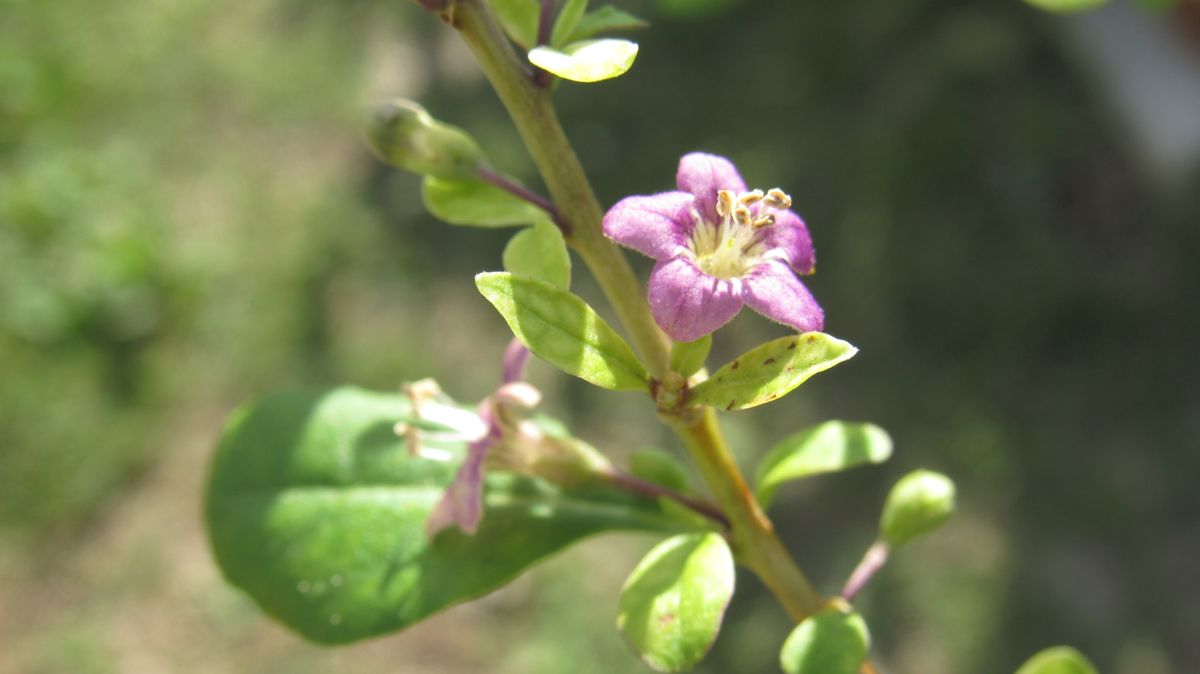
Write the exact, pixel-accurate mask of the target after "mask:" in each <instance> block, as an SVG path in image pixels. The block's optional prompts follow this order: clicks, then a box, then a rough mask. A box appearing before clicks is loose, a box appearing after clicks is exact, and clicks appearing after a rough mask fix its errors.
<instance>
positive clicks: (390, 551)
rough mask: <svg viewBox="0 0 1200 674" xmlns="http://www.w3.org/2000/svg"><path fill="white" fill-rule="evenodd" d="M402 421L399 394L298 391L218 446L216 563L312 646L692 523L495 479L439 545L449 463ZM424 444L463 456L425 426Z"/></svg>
mask: <svg viewBox="0 0 1200 674" xmlns="http://www.w3.org/2000/svg"><path fill="white" fill-rule="evenodd" d="M409 414H410V407H409V403H408V400H407V399H406V398H405V397H404V396H402V395H400V394H392V393H388V394H384V393H374V392H370V391H365V390H362V389H356V388H340V389H335V390H333V391H329V392H305V393H289V394H282V395H276V396H273V397H270V398H268V399H266V400H264V401H263V402H261V403H259V404H256V405H252V406H250V407H247V408H244V409H242V410H240V411H238V412H237V413H236V414H234V416H233V418H232V420H231V421H230V423H229V425H228V426H227V427H226V429H225V432H224V435H223V436H222V438H221V443H220V446H219V448H218V450H217V455H216V458H215V460H214V463H213V468H212V474H211V478H210V481H209V483H208V492H207V498H206V503H205V516H206V522H207V527H208V534H209V539H210V543H211V545H212V549H213V553H214V554H215V556H216V559H217V563H218V565H219V566H220V567H221V570H222V572H223V573H224V574H225V577H226V578H227V579H228V580H229V582H231V583H232V584H234V585H236V586H237V587H239V588H241V589H242V590H244V591H245V592H246V593H248V594H249V595H250V596H251V597H252V598H253V599H254V601H256V602H257V603H258V605H259V606H260V607H261V608H262V609H263V611H265V612H266V613H267V614H269V615H271V616H272V617H274V618H275V619H277V620H279V621H280V622H282V623H283V624H285V625H287V626H288V627H290V628H291V629H293V630H295V631H296V632H298V633H300V634H301V635H303V636H304V637H306V638H308V639H311V640H312V641H317V642H321V643H331V644H332V643H345V642H349V641H354V640H357V639H363V638H366V637H371V636H375V635H379V634H384V633H387V632H391V631H395V630H399V629H402V628H404V627H407V626H408V625H411V624H413V623H415V622H417V621H419V620H421V619H423V618H425V617H427V616H429V615H431V614H433V613H436V612H438V611H441V610H442V609H445V608H447V607H449V606H452V605H454V604H457V603H460V602H463V601H467V600H470V599H473V598H475V597H479V596H482V595H484V594H487V593H488V592H491V591H492V590H494V589H496V588H498V587H500V586H501V585H504V584H505V583H507V582H508V581H510V580H512V579H513V578H514V577H516V576H517V575H518V574H519V573H521V572H522V571H523V570H524V569H526V568H527V567H529V566H530V565H532V564H533V563H535V562H537V561H538V560H540V559H542V558H544V557H546V556H547V555H550V554H552V553H554V552H556V551H558V550H561V549H562V548H563V547H565V546H567V545H569V544H571V543H573V542H575V541H577V540H580V539H582V538H584V537H587V536H590V535H593V534H596V533H599V532H602V531H609V530H641V531H654V532H669V533H677V532H679V531H680V530H687V529H690V528H691V527H690V526H688V525H687V524H684V523H681V521H680V520H678V519H675V518H672V517H670V516H669V515H668V514H667V513H665V511H663V510H662V508H661V506H660V505H659V504H657V503H656V502H655V501H654V500H652V499H640V498H636V497H633V496H631V495H628V494H625V493H621V492H615V491H611V490H602V489H600V488H599V487H593V488H590V489H587V490H571V491H566V490H563V489H560V488H557V487H554V486H551V485H550V484H549V483H546V482H543V481H540V480H533V479H528V478H522V477H518V476H515V475H510V474H503V473H492V474H489V476H488V479H487V485H486V492H485V509H484V513H485V514H484V517H483V521H482V522H481V524H480V528H479V531H478V532H477V533H476V534H475V535H474V536H467V535H464V534H462V533H461V532H459V531H457V530H453V531H447V532H443V533H442V534H440V535H439V536H438V537H437V539H436V540H435V541H434V542H432V543H431V542H430V541H428V540H427V539H426V536H425V520H426V519H427V518H428V516H429V514H430V512H431V510H432V508H433V506H434V504H436V503H437V502H438V500H439V499H440V498H441V495H442V491H443V489H444V487H445V486H446V485H447V484H448V483H449V482H450V480H451V478H452V477H453V475H454V472H455V470H456V465H455V464H454V463H444V462H438V461H431V460H427V459H423V458H419V457H416V456H413V455H412V454H410V452H409V451H408V448H407V447H406V446H405V443H404V440H403V438H400V437H397V436H396V434H395V433H394V432H393V431H392V424H393V423H394V422H395V420H396V419H397V418H402V417H405V416H408V415H409ZM422 441H423V443H424V444H425V445H427V446H430V447H437V448H439V449H442V450H445V451H449V452H452V453H455V454H458V455H460V456H461V452H462V451H463V447H462V444H461V443H458V442H446V441H439V440H438V436H437V435H436V434H432V433H431V434H426V435H423V436H422Z"/></svg>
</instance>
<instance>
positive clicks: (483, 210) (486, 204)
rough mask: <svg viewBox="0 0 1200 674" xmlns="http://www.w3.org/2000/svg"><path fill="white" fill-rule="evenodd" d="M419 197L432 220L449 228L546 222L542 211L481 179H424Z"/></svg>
mask: <svg viewBox="0 0 1200 674" xmlns="http://www.w3.org/2000/svg"><path fill="white" fill-rule="evenodd" d="M421 197H422V199H424V201H425V208H427V209H429V212H430V213H432V214H433V216H434V217H436V218H437V219H439V220H441V221H443V222H448V223H450V224H452V225H467V226H470V227H514V226H517V225H528V224H532V223H535V222H539V221H541V220H545V219H546V212H545V211H543V210H542V209H540V208H538V207H537V206H534V205H533V204H531V203H529V202H528V201H525V200H523V199H519V198H517V197H515V196H513V195H511V194H509V193H508V192H505V191H504V190H502V189H500V188H499V187H496V186H495V185H491V184H489V183H485V182H483V181H482V180H443V179H441V178H434V177H432V176H426V178H425V181H424V182H423V183H421Z"/></svg>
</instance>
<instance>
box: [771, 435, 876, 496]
mask: <svg viewBox="0 0 1200 674" xmlns="http://www.w3.org/2000/svg"><path fill="white" fill-rule="evenodd" d="M891 455H892V438H891V436H889V435H888V434H887V431H885V430H883V429H882V428H880V427H878V426H876V425H874V424H864V423H850V422H846V421H826V422H825V423H823V424H818V425H816V426H813V427H812V428H807V429H805V430H803V431H800V432H799V433H793V434H792V435H789V436H788V437H786V438H784V439H783V440H780V441H779V443H778V444H776V445H775V446H774V447H772V448H771V451H770V452H768V453H767V456H766V457H765V458H764V459H763V460H762V463H760V464H759V465H758V477H757V478H756V480H755V482H756V483H757V485H758V486H757V489H756V491H757V493H758V502H759V503H761V504H762V506H763V508H766V507H767V506H768V505H769V504H770V503H771V500H772V498H774V496H775V490H776V489H777V488H778V487H779V485H780V484H782V483H784V482H787V481H788V480H796V479H799V478H802V477H808V476H809V475H817V474H819V473H832V472H834V471H838V470H845V469H847V468H853V467H854V466H858V465H862V464H864V463H883V462H884V461H887V460H888V458H889V457H891Z"/></svg>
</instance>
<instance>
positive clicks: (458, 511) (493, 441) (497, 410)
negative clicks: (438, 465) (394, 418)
mask: <svg viewBox="0 0 1200 674" xmlns="http://www.w3.org/2000/svg"><path fill="white" fill-rule="evenodd" d="M528 360H529V350H528V349H526V348H525V347H524V346H523V345H522V344H521V343H520V342H519V341H517V340H515V339H514V340H513V341H512V343H511V344H510V345H509V347H508V350H507V351H505V353H504V363H503V373H504V374H503V378H502V381H501V384H500V387H499V388H498V389H496V391H495V392H494V393H493V394H492V395H490V396H488V397H487V398H485V399H484V401H483V402H481V403H480V404H479V407H478V408H477V410H476V411H475V412H474V413H472V412H469V411H467V410H464V409H462V408H461V407H458V406H456V405H453V404H451V403H449V402H447V401H444V400H442V399H443V398H444V396H443V395H442V394H441V390H440V389H438V388H437V387H436V384H432V382H429V383H426V382H417V383H416V384H414V385H410V386H409V387H407V388H406V391H407V392H408V393H409V397H410V398H411V399H412V400H413V416H414V417H417V418H419V419H420V420H421V421H423V422H433V423H435V424H437V425H438V426H439V427H441V428H444V429H446V430H445V431H443V432H441V435H440V436H439V437H441V438H442V439H443V440H445V439H451V440H459V441H464V440H465V441H467V442H469V444H468V445H467V456H466V458H465V459H464V460H463V463H462V465H461V466H459V468H458V472H457V473H456V474H455V476H454V480H453V481H452V482H451V483H450V485H449V486H448V487H446V491H445V493H443V495H442V498H441V500H440V501H438V503H437V505H436V506H434V509H433V512H432V513H431V514H430V515H429V519H428V520H426V522H425V532H426V534H427V535H428V536H429V537H430V538H433V537H434V536H436V535H437V534H438V532H440V531H441V530H442V529H446V528H448V527H458V528H459V529H461V530H463V531H464V532H466V533H468V534H473V533H475V531H476V529H478V527H479V522H480V520H481V519H482V518H483V478H484V472H485V469H486V468H488V467H492V468H502V469H506V470H512V471H516V472H519V473H523V474H526V475H533V476H538V477H541V478H545V479H547V480H550V481H551V482H554V483H557V484H559V485H562V486H569V485H571V484H575V483H578V482H579V481H580V480H586V479H587V476H589V475H592V474H594V473H596V472H597V471H599V470H603V468H604V467H605V466H606V462H605V461H604V459H603V457H601V456H599V455H598V454H596V453H595V450H593V449H591V448H590V447H589V446H588V445H586V444H584V443H582V442H580V441H578V440H575V439H574V438H560V437H552V436H550V435H548V434H547V433H546V432H545V431H544V430H543V429H542V428H541V427H540V426H539V425H538V424H537V423H535V422H533V421H531V420H529V419H527V418H525V417H526V416H527V415H528V410H530V409H532V408H534V407H536V406H537V405H538V403H539V402H541V393H540V392H538V390H537V389H536V388H534V387H533V386H532V385H531V384H529V383H527V382H524V381H521V380H522V379H524V376H525V365H526V363H527V362H528ZM396 432H397V433H400V434H402V435H405V436H406V437H407V438H408V443H409V447H410V449H412V450H413V451H414V452H415V453H417V454H419V455H420V456H422V457H424V458H429V459H434V460H447V459H449V458H450V457H449V456H446V455H439V454H436V453H434V452H433V451H432V450H429V449H424V448H422V447H421V446H420V443H419V438H418V437H417V436H418V433H417V431H416V430H415V429H414V427H413V426H412V425H411V424H405V423H401V424H397V427H396Z"/></svg>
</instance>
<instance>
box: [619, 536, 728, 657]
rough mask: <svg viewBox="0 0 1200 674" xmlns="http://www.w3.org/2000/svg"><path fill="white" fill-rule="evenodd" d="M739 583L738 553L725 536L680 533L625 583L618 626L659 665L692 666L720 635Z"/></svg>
mask: <svg viewBox="0 0 1200 674" xmlns="http://www.w3.org/2000/svg"><path fill="white" fill-rule="evenodd" d="M733 583H734V567H733V554H732V553H731V552H730V550H729V546H728V545H727V544H726V543H725V539H724V538H722V537H721V536H720V535H718V534H715V533H711V532H710V533H704V534H682V535H679V536H674V537H672V538H669V539H667V540H665V541H663V542H662V543H659V544H658V545H657V546H655V547H654V549H653V550H651V551H650V552H649V554H647V555H646V557H645V558H644V559H642V561H641V563H639V564H638V565H637V568H636V569H634V571H633V573H632V574H631V575H630V576H629V580H627V581H626V582H625V587H624V589H622V590H621V604H620V609H619V612H618V614H617V629H618V630H620V631H621V634H622V635H623V636H624V637H625V640H626V641H627V642H628V643H629V645H630V646H631V647H632V648H633V650H634V651H636V652H637V654H638V655H639V656H641V658H642V659H643V660H645V661H646V664H648V665H650V666H651V667H653V668H654V669H656V670H658V671H660V672H682V671H684V670H687V669H691V668H692V667H693V666H695V664H696V663H698V662H700V660H701V659H702V658H703V657H704V654H705V653H707V652H708V649H709V648H710V647H711V646H712V643H713V641H714V640H716V638H717V632H719V631H720V629H721V619H722V618H723V617H724V616H725V607H726V606H728V605H729V600H730V598H732V597H733Z"/></svg>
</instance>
